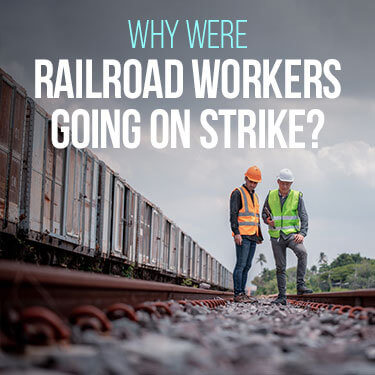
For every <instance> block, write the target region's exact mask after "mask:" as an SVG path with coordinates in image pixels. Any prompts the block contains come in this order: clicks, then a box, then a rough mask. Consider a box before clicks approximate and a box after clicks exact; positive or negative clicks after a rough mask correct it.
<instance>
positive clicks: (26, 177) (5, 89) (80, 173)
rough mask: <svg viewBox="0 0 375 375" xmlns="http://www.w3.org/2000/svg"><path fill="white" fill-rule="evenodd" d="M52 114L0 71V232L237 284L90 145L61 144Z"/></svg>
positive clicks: (199, 278)
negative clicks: (54, 132) (61, 146)
mask: <svg viewBox="0 0 375 375" xmlns="http://www.w3.org/2000/svg"><path fill="white" fill-rule="evenodd" d="M50 133H51V120H50V116H49V115H48V113H47V112H46V111H45V110H44V109H43V108H41V107H40V106H39V105H38V104H37V103H36V102H35V101H34V100H33V99H32V98H30V97H28V95H27V92H26V90H25V89H24V88H23V87H22V86H20V85H19V84H18V83H17V82H15V81H14V80H13V79H12V77H10V76H9V75H8V74H7V73H5V72H4V71H3V70H1V69H0V177H1V180H0V234H1V235H6V236H12V237H14V238H16V239H22V240H25V241H28V242H31V243H33V244H36V245H38V244H39V245H41V246H48V247H49V248H53V249H54V252H55V253H56V252H59V251H60V252H68V253H69V254H81V255H85V256H86V257H96V258H97V257H99V258H100V259H113V260H115V261H117V262H119V263H123V264H128V265H132V266H134V267H136V268H139V269H145V270H146V269H147V270H153V271H154V272H155V273H157V274H159V275H168V276H169V277H171V278H172V279H173V278H174V279H179V280H184V279H185V280H191V281H193V282H194V283H201V282H205V283H208V284H210V285H212V286H214V287H218V288H222V289H228V290H231V289H233V278H232V274H231V272H229V271H228V270H227V269H226V268H225V267H224V266H223V265H221V264H220V263H219V262H218V261H217V260H216V259H215V258H214V257H213V256H212V255H210V254H209V252H208V251H206V250H205V249H203V248H202V247H201V246H200V245H199V244H198V243H197V242H196V241H195V240H194V239H192V238H191V236H189V234H187V233H186V232H185V231H184V230H183V229H181V228H180V227H179V226H178V225H177V224H176V223H174V222H173V221H172V220H170V219H169V218H168V217H167V216H165V215H164V213H163V212H162V210H161V209H160V208H159V207H157V206H156V205H155V204H154V203H152V202H150V201H149V200H148V199H147V198H145V197H144V196H143V195H142V194H140V193H138V192H137V191H135V190H134V189H133V188H132V187H131V186H130V185H129V184H128V183H127V181H126V180H125V179H124V178H123V177H121V176H120V175H119V174H118V173H116V172H115V171H113V170H112V169H111V168H110V167H109V166H108V165H107V164H105V163H104V162H103V161H102V160H100V159H99V158H98V157H97V156H95V155H94V154H93V153H92V152H91V151H90V150H88V149H77V148H74V147H73V146H72V145H70V146H68V147H67V148H65V149H57V148H55V147H54V146H53V145H52V142H51V134H50Z"/></svg>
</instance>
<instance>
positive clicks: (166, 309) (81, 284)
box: [0, 261, 232, 350]
mask: <svg viewBox="0 0 375 375" xmlns="http://www.w3.org/2000/svg"><path fill="white" fill-rule="evenodd" d="M231 299H232V293H229V292H220V291H215V290H205V289H197V288H190V287H184V286H178V285H172V284H163V283H158V282H150V281H143V280H129V279H125V278H121V277H115V276H107V275H101V274H93V273H86V272H80V271H72V270H65V269H58V268H53V267H46V266H35V265H30V264H24V263H16V262H11V261H0V347H2V348H5V349H7V348H8V349H10V350H19V348H22V347H23V345H25V344H28V343H31V344H43V345H45V344H51V343H56V342H61V341H69V339H70V337H71V326H73V325H77V326H79V327H81V328H82V329H93V330H95V331H97V332H100V333H108V332H110V331H111V327H112V323H111V321H112V320H116V319H120V318H122V317H126V318H128V319H130V320H132V321H134V322H137V321H138V319H139V316H138V312H139V311H143V312H145V313H147V314H150V315H153V316H155V317H156V318H159V317H161V316H162V315H173V311H175V310H176V306H177V307H178V306H185V305H187V303H188V302H189V304H190V305H193V306H196V305H200V306H206V307H207V308H216V307H218V306H220V305H225V304H226V303H227V301H229V300H231ZM172 300H174V301H172Z"/></svg>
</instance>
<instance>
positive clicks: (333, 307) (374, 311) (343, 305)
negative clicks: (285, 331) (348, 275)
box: [287, 289, 375, 324]
mask: <svg viewBox="0 0 375 375" xmlns="http://www.w3.org/2000/svg"><path fill="white" fill-rule="evenodd" d="M287 298H288V302H289V303H290V304H292V305H294V306H296V307H304V308H309V309H311V310H315V311H317V310H320V309H325V310H330V311H334V312H336V313H338V314H340V315H342V314H345V313H347V316H348V317H349V318H358V319H363V320H369V321H370V322H371V323H372V324H373V323H374V324H375V320H374V317H375V289H362V290H351V291H345V292H326V293H312V294H305V295H297V294H291V295H288V296H287Z"/></svg>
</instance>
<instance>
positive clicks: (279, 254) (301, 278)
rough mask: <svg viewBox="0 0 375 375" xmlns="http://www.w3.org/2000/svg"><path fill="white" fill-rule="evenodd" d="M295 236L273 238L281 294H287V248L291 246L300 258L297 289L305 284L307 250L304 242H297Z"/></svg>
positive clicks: (278, 285)
mask: <svg viewBox="0 0 375 375" xmlns="http://www.w3.org/2000/svg"><path fill="white" fill-rule="evenodd" d="M293 238H294V236H290V237H289V238H287V239H283V238H282V237H279V238H272V237H271V244H272V251H273V256H274V257H275V263H276V278H277V287H278V289H279V295H283V296H285V295H286V248H287V247H289V248H290V249H292V250H293V252H294V254H296V256H297V258H298V264H297V289H298V288H301V287H303V286H304V285H305V273H306V265H307V252H306V248H305V246H304V245H303V243H300V244H296V243H295V242H294V239H293Z"/></svg>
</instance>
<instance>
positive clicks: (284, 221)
mask: <svg viewBox="0 0 375 375" xmlns="http://www.w3.org/2000/svg"><path fill="white" fill-rule="evenodd" d="M293 182H294V176H293V173H292V172H291V171H290V170H289V169H282V170H281V171H280V173H279V176H278V177H277V183H278V185H279V188H278V189H275V190H271V191H270V192H269V194H268V196H267V198H266V200H265V202H264V206H263V210H262V218H263V220H264V222H265V223H266V224H268V233H269V235H270V237H271V245H272V251H273V255H274V257H275V263H276V278H277V286H278V289H279V295H278V297H277V298H276V299H275V300H274V301H273V303H277V304H283V305H286V249H287V248H290V249H292V250H293V252H294V253H295V254H296V256H297V258H298V264H297V293H298V294H306V293H312V290H310V289H308V288H307V287H306V286H305V280H304V279H305V273H306V264H307V252H306V248H305V246H304V244H303V240H304V238H305V237H306V235H307V230H308V215H307V212H306V208H305V204H304V202H303V198H302V193H301V192H299V191H296V190H291V189H290V188H291V186H292V184H293Z"/></svg>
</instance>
